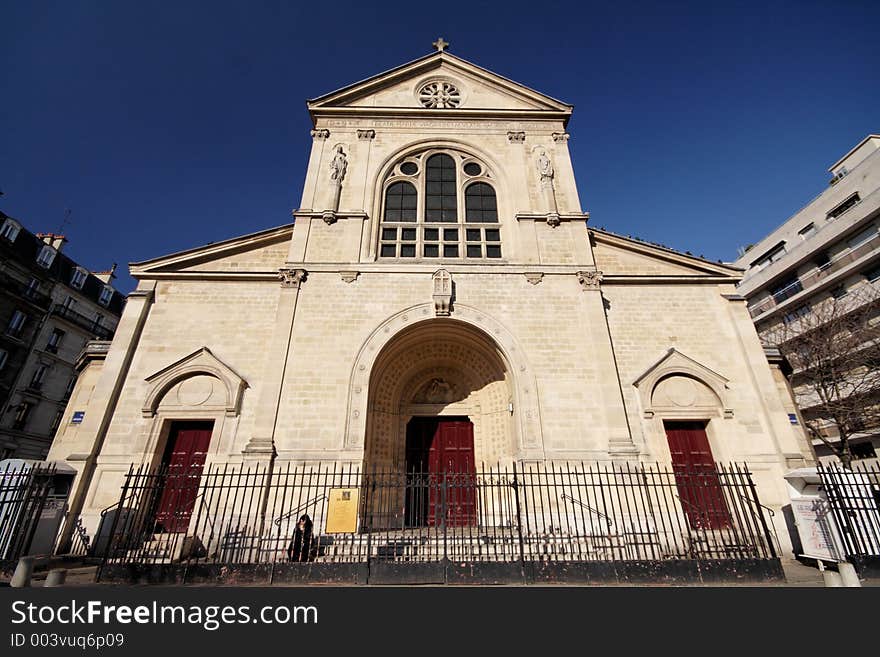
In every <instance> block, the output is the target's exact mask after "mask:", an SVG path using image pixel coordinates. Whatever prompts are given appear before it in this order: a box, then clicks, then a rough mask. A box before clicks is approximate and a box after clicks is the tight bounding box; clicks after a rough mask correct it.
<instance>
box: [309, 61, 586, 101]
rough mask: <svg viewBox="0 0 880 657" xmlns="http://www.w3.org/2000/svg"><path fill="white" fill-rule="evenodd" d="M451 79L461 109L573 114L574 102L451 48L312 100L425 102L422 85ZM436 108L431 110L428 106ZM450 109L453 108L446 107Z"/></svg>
mask: <svg viewBox="0 0 880 657" xmlns="http://www.w3.org/2000/svg"><path fill="white" fill-rule="evenodd" d="M434 80H446V81H449V82H451V83H452V84H453V85H455V86H456V87H457V88H458V90H459V92H460V103H459V104H458V107H457V108H455V109H457V110H463V111H465V112H469V111H472V110H502V111H526V112H554V113H563V114H570V113H571V109H572V108H571V106H570V105H568V104H566V103H563V102H561V101H559V100H556V99H555V98H551V97H550V96H547V95H545V94H542V93H540V92H537V91H535V90H534V89H530V88H529V87H527V86H525V85H522V84H519V83H518V82H514V81H512V80H509V79H507V78H505V77H503V76H500V75H498V74H496V73H493V72H491V71H488V70H486V69H484V68H481V67H479V66H477V65H475V64H472V63H471V62H468V61H466V60H464V59H461V58H460V57H456V56H454V55H451V54H449V53H448V52H436V53H433V54H431V55H427V56H425V57H422V58H420V59H417V60H415V61H413V62H409V63H408V64H404V65H402V66H399V67H397V68H394V69H391V70H390V71H385V72H384V73H380V74H379V75H375V76H373V77H371V78H368V79H366V80H363V81H361V82H356V83H354V84H352V85H349V86H347V87H344V88H342V89H339V90H337V91H333V92H331V93H329V94H325V95H324V96H321V97H320V98H316V99H314V100H311V101H309V110H310V111H311V112H312V113H313V114H315V113H320V111H321V110H330V109H334V108H364V109H366V108H388V109H419V110H424V109H426V108H424V107H423V106H422V104H421V102H420V101H419V90H420V89H421V88H422V87H423V85H425V84H427V83H429V82H431V81H434ZM427 111H430V110H427ZM446 111H447V112H449V111H453V110H449V109H447V110H446Z"/></svg>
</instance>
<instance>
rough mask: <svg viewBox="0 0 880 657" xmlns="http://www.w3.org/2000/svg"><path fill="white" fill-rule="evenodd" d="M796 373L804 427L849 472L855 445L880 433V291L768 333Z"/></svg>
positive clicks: (809, 312)
mask: <svg viewBox="0 0 880 657" xmlns="http://www.w3.org/2000/svg"><path fill="white" fill-rule="evenodd" d="M762 340H763V341H764V342H765V344H767V345H771V346H775V347H778V348H779V350H780V351H781V352H782V354H783V355H784V356H785V357H786V359H787V360H788V362H789V364H790V365H791V367H792V370H793V371H792V380H791V383H792V388H793V390H794V394H795V398H796V399H795V401H796V402H797V404H798V406H799V407H800V409H801V414H802V416H803V420H804V424H805V425H806V428H807V430H808V432H809V433H810V435H811V436H812V437H813V438H816V439H818V440H820V441H821V442H822V443H824V444H825V445H826V446H827V447H828V449H829V450H830V451H831V452H832V453H833V454H834V455H835V456H836V457H837V458H838V459H839V460H840V462H841V463H842V464H843V466H844V467H846V468H849V467H850V465H851V463H852V459H853V454H852V449H851V447H852V444H851V439H852V438H853V437H854V436H855V435H857V434H861V433H864V432H866V431H871V430H874V429H880V290H878V289H877V287H876V286H875V285H874V284H870V283H866V284H862V285H858V286H857V287H855V288H854V289H852V290H850V291H849V292H848V293H845V294H834V293H832V295H831V296H830V297H828V298H826V299H823V300H822V301H819V302H817V303H815V304H814V305H812V306H802V307H801V309H800V312H796V313H791V314H789V315H788V316H787V321H784V322H782V323H779V324H777V325H776V326H774V327H772V328H770V329H769V330H767V331H763V332H762Z"/></svg>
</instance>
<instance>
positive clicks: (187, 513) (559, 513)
mask: <svg viewBox="0 0 880 657" xmlns="http://www.w3.org/2000/svg"><path fill="white" fill-rule="evenodd" d="M768 513H769V514H772V512H771V511H769V509H767V508H766V507H763V506H762V505H761V503H760V501H759V499H758V496H757V493H756V490H755V486H754V483H753V482H752V478H751V474H750V473H749V471H748V470H747V469H746V468H745V466H740V465H729V466H725V465H720V464H719V465H717V466H715V467H714V468H708V469H707V468H679V467H674V468H669V467H666V466H661V465H639V466H632V465H622V466H612V465H610V464H609V465H602V464H590V465H585V464H570V463H568V464H565V465H562V466H558V465H552V464H547V465H545V464H540V465H519V464H514V465H511V466H506V467H504V466H498V467H491V468H485V467H484V468H482V469H480V470H477V471H473V472H455V473H450V472H446V473H430V472H401V471H381V470H375V471H368V472H364V471H362V470H361V469H359V468H358V467H356V466H347V467H343V466H340V465H336V464H331V465H326V464H316V465H299V466H294V465H290V464H286V465H282V466H274V467H265V466H232V465H222V466H215V467H209V468H207V469H205V470H204V471H203V472H202V471H198V470H193V471H188V472H182V471H180V470H176V471H173V472H169V471H168V470H166V469H158V470H156V469H152V468H149V467H146V466H142V467H138V468H136V467H132V468H131V470H130V471H129V473H128V475H127V477H126V479H125V483H124V485H123V487H122V493H121V497H120V501H119V503H118V504H117V505H115V506H114V507H113V508H112V509H109V510H108V511H107V514H108V515H107V517H106V518H105V523H104V524H105V525H107V524H108V523H107V522H106V521H107V518H109V517H111V515H112V523H109V524H110V526H109V529H108V535H109V536H110V539H109V541H108V545H107V549H106V558H105V566H112V565H114V564H116V565H122V564H128V565H132V564H140V565H151V566H154V565H161V564H166V565H174V564H177V565H180V564H185V565H187V566H199V565H220V566H235V565H242V564H257V565H259V564H263V565H265V564H287V563H291V562H308V563H311V564H363V563H371V564H383V563H384V564H395V565H396V566H406V565H408V564H409V565H411V564H431V563H454V564H459V565H462V566H464V565H465V564H521V565H522V566H523V567H525V564H527V563H535V562H558V563H564V564H573V563H582V562H604V563H621V562H671V561H676V560H678V561H685V560H691V561H693V560H702V561H737V560H739V561H756V560H775V559H777V556H778V552H777V544H776V539H775V534H774V530H773V526H772V521H771V519H770V518H769V517H768Z"/></svg>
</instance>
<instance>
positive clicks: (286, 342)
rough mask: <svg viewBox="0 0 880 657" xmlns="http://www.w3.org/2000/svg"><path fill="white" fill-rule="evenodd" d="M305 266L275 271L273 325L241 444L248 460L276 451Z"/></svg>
mask: <svg viewBox="0 0 880 657" xmlns="http://www.w3.org/2000/svg"><path fill="white" fill-rule="evenodd" d="M306 275H307V274H306V270H305V269H295V268H287V267H286V268H282V269H280V270H279V272H278V278H279V279H280V281H281V291H280V294H279V297H278V307H277V309H276V311H275V328H274V329H273V331H272V339H271V342H270V343H269V345H268V348H267V349H266V352H265V361H264V363H263V377H262V386H261V389H260V396H259V398H258V399H257V409H256V422H255V424H254V433H253V435H252V436H251V439H250V441H249V442H248V444H247V446H246V447H245V448H244V451H243V454H244V456H245V459H247V460H270V459H271V458H272V457H273V456H274V455H275V424H276V421H277V419H278V406H279V404H280V401H281V392H282V388H283V386H284V375H285V373H286V371H287V363H288V361H289V360H290V350H291V345H292V340H291V338H292V337H293V322H294V318H295V315H296V304H297V301H298V300H299V291H300V287H301V286H302V283H303V281H305V279H306Z"/></svg>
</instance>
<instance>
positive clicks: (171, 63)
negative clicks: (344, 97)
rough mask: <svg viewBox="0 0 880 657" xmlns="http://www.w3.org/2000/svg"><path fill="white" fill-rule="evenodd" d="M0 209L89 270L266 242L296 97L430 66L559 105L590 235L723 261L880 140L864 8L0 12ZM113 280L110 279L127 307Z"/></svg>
mask: <svg viewBox="0 0 880 657" xmlns="http://www.w3.org/2000/svg"><path fill="white" fill-rule="evenodd" d="M0 12H2V14H0V15H2V16H3V21H2V27H0V64H2V66H0V97H2V102H0V143H2V158H0V189H2V190H3V192H4V193H5V196H4V197H3V198H2V199H0V209H3V210H4V211H5V212H6V213H8V214H10V215H12V216H15V217H17V218H19V219H21V220H22V222H23V223H24V224H25V225H26V226H27V227H28V228H29V229H30V230H32V231H34V232H39V231H57V230H58V229H59V228H60V227H61V226H62V222H63V221H64V215H65V209H66V208H69V209H70V210H71V216H70V221H69V223H67V224H66V225H65V226H64V233H65V234H66V235H67V236H68V237H69V238H70V244H69V245H68V247H67V252H68V253H69V254H70V255H71V256H72V257H73V258H74V259H76V260H77V261H79V262H80V263H82V264H83V265H85V266H87V267H90V268H92V269H95V270H100V269H103V268H105V267H107V266H109V264H110V263H111V262H114V261H115V262H119V263H120V266H121V268H122V269H125V267H124V265H125V264H126V263H128V262H135V261H139V260H145V259H148V258H153V257H157V256H160V255H163V254H167V253H171V252H174V251H178V250H182V249H186V248H190V247H194V246H198V245H201V244H206V243H208V242H213V241H218V240H222V239H227V238H230V237H234V236H237V235H242V234H245V233H249V232H253V231H257V230H261V229H264V228H269V227H272V226H278V225H281V224H285V223H287V222H289V221H290V211H291V209H293V208H295V207H296V206H297V205H298V202H299V197H300V193H301V189H302V183H303V177H304V174H305V166H306V160H307V157H308V152H309V147H310V143H311V138H310V137H309V129H310V127H311V125H310V121H309V117H308V113H307V112H306V108H305V99H307V98H314V97H316V96H319V95H321V94H323V93H326V92H328V91H331V90H333V89H336V88H338V87H341V86H344V85H346V84H348V83H351V82H354V81H356V80H360V79H363V78H365V77H368V76H370V75H373V74H375V73H378V72H381V71H383V70H386V69H388V68H391V67H394V66H396V65H398V64H401V63H403V62H406V61H410V60H412V59H415V58H417V57H420V56H422V55H424V54H426V53H428V52H430V51H431V46H430V44H431V42H432V41H433V40H434V39H436V37H437V36H438V35H442V36H443V37H444V38H445V39H446V40H447V41H449V42H451V44H452V45H451V48H450V51H451V52H453V53H454V54H456V55H458V56H459V57H463V58H464V59H467V60H470V61H473V62H474V63H476V64H479V65H480V66H483V67H485V68H488V69H491V70H493V71H495V72H497V73H499V74H501V75H504V76H506V77H509V78H512V79H514V80H517V81H519V82H522V83H524V84H526V85H528V86H530V87H533V88H535V89H537V90H539V91H542V92H545V93H547V94H549V95H551V96H554V97H556V98H559V99H561V100H564V101H566V102H569V103H572V104H573V105H574V106H575V112H574V117H573V118H572V121H571V123H570V124H569V132H570V133H571V135H572V137H571V140H570V142H569V147H570V149H571V152H572V157H573V160H574V168H575V174H576V176H577V179H578V187H579V190H580V194H581V202H582V204H583V206H584V209H585V210H588V211H590V213H591V215H592V220H591V223H592V224H593V225H595V226H599V227H605V228H607V229H609V230H613V231H615V232H618V233H622V234H624V235H633V236H638V237H641V238H643V239H647V240H651V241H656V242H661V243H663V244H666V245H668V246H671V247H673V248H677V249H680V250H683V251H684V250H688V251H691V252H692V253H694V254H697V255H700V254H703V255H705V256H706V257H708V258H711V259H723V260H732V259H734V258H735V257H736V249H737V247H738V246H741V245H746V244H749V243H751V242H754V241H757V240H758V239H759V238H760V237H762V236H763V235H765V234H766V233H767V232H769V231H770V230H771V229H772V228H774V227H775V226H777V225H778V224H780V223H782V222H783V221H784V220H785V219H786V218H787V217H789V216H790V215H791V214H793V213H794V212H795V211H796V210H798V209H799V208H800V207H802V206H803V205H804V204H806V203H807V202H808V201H809V200H810V199H811V198H813V197H814V196H816V195H817V194H818V193H820V192H821V191H822V190H823V189H824V187H825V186H826V184H827V181H828V178H829V175H828V173H827V171H826V169H827V168H828V167H829V166H830V165H831V164H832V163H833V162H834V161H835V160H836V159H837V158H838V157H839V156H841V155H843V154H844V153H845V152H846V151H847V150H849V149H850V148H851V147H852V146H854V145H855V144H856V143H857V142H858V141H859V140H861V139H862V138H863V137H864V136H865V135H867V134H868V133H871V132H875V133H876V132H880V74H878V72H880V47H878V46H877V35H876V30H877V25H878V23H880V3H878V2H876V1H864V2H860V1H849V2H848V1H837V2H828V1H827V0H826V1H824V2H816V1H804V2H772V1H771V2H756V3H729V4H721V3H712V2H693V3H691V2H665V3H630V2H614V3H607V2H605V3H589V2H582V3H575V2H570V3H561V2H553V1H545V2H540V3H538V2H528V3H517V2H504V3H501V2H497V3H495V2H479V1H476V0H473V1H470V2H457V1H453V0H444V2H436V3H425V2H421V3H420V2H399V3H394V2H386V3H374V4H368V3H365V2H348V1H347V0H339V1H335V2H325V3H323V4H316V3H294V2H265V1H258V0H249V1H247V2H245V1H241V2H227V1H221V0H216V1H214V2H207V1H203V2H189V1H181V0H176V1H175V2H173V3H172V2H167V1H166V2H154V3H147V2H142V1H140V2H129V1H123V0H116V1H114V2H83V1H81V2H71V1H66V2H51V1H46V2H23V1H15V2H12V1H10V0H0ZM133 285H134V281H133V280H132V279H131V278H130V277H128V276H126V275H123V276H121V277H120V280H119V287H120V288H121V289H122V290H123V291H125V292H127V291H128V290H130V289H131V288H132V287H133Z"/></svg>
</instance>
